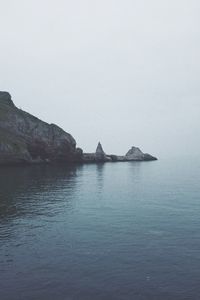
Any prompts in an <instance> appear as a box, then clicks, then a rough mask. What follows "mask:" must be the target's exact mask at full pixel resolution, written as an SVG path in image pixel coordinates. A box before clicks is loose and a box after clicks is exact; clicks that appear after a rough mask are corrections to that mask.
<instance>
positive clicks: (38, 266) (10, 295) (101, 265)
mask: <svg viewBox="0 0 200 300" xmlns="http://www.w3.org/2000/svg"><path fill="white" fill-rule="evenodd" d="M199 179H200V162H199V161H195V160H192V161H191V160H182V161H181V160H178V161H176V160H174V161H173V160H171V161H170V160H168V161H165V160H163V161H162V160H160V161H157V162H141V163H133V162H132V163H131V162H130V163H107V164H104V165H84V166H76V167H71V168H67V167H63V166H57V167H55V166H46V167H45V166H33V167H15V168H12V167H9V168H1V169H0V299H1V300H96V299H98V300H105V299H106V300H107V299H108V300H112V299H113V300H127V299H128V300H129V299H130V300H132V299H134V300H157V299H158V300H167V299H170V300H183V299H185V300H190V299H192V300H196V299H198V300H199V299H200V185H199Z"/></svg>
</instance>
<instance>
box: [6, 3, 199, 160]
mask: <svg viewBox="0 0 200 300" xmlns="http://www.w3.org/2000/svg"><path fill="white" fill-rule="evenodd" d="M0 7H1V9H0V90H2V91H8V92H10V93H11V95H12V99H13V101H14V102H15V104H16V105H17V106H18V107H20V108H22V109H23V110H26V111H28V112H30V113H32V114H34V115H36V116H37V117H39V118H41V119H43V120H44V121H46V122H48V123H55V124H57V125H59V126H61V127H62V128H63V129H64V130H65V131H67V132H69V133H71V134H72V135H73V137H74V138H75V139H76V141H77V146H79V147H81V148H83V150H84V151H85V152H93V151H95V149H96V146H97V143H98V141H101V143H102V145H103V147H104V150H105V152H106V153H109V154H110V153H115V154H121V155H122V154H125V153H126V152H127V151H128V149H129V148H130V147H131V146H133V145H134V146H138V147H140V148H141V149H142V150H143V151H144V152H149V153H151V154H153V155H156V156H158V157H159V158H161V157H165V156H172V155H183V156H190V155H199V152H200V141H199V137H200V18H199V11H200V1H199V0H187V1H186V0H167V1H161V0H101V1H100V0H98V1H97V0H73V1H72V0H17V1H16V0H0Z"/></svg>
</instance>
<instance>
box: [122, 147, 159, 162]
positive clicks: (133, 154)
mask: <svg viewBox="0 0 200 300" xmlns="http://www.w3.org/2000/svg"><path fill="white" fill-rule="evenodd" d="M125 160H126V161H147V160H157V158H156V157H153V156H151V155H150V154H147V153H143V152H142V151H141V150H140V149H139V148H138V147H134V146H133V147H132V148H131V149H130V150H129V151H128V152H127V153H126V155H125Z"/></svg>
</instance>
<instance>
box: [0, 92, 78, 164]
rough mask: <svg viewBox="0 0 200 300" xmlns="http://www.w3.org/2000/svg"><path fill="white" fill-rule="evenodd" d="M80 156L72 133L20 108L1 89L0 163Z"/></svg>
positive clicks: (60, 159)
mask: <svg viewBox="0 0 200 300" xmlns="http://www.w3.org/2000/svg"><path fill="white" fill-rule="evenodd" d="M81 155H82V151H81V149H76V141H75V139H74V138H73V137H72V136H71V135H70V134H69V133H67V132H65V131H64V130H62V129H61V128H60V127H58V126H56V125H54V124H48V123H45V122H43V121H41V120H39V119H38V118H36V117H34V116H32V115H31V114H29V113H27V112H25V111H23V110H21V109H19V108H17V107H16V106H15V105H14V103H13V101H12V99H11V96H10V94H9V93H8V92H0V164H17V163H37V162H53V161H66V162H74V161H77V160H79V159H80V157H81Z"/></svg>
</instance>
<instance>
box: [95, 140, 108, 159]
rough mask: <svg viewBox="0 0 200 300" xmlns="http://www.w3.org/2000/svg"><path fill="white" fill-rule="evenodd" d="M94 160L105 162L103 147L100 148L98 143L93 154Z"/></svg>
mask: <svg viewBox="0 0 200 300" xmlns="http://www.w3.org/2000/svg"><path fill="white" fill-rule="evenodd" d="M95 158H96V160H98V161H105V160H106V154H105V152H104V151H103V147H102V145H101V143H100V142H99V143H98V145H97V149H96V152H95Z"/></svg>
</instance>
